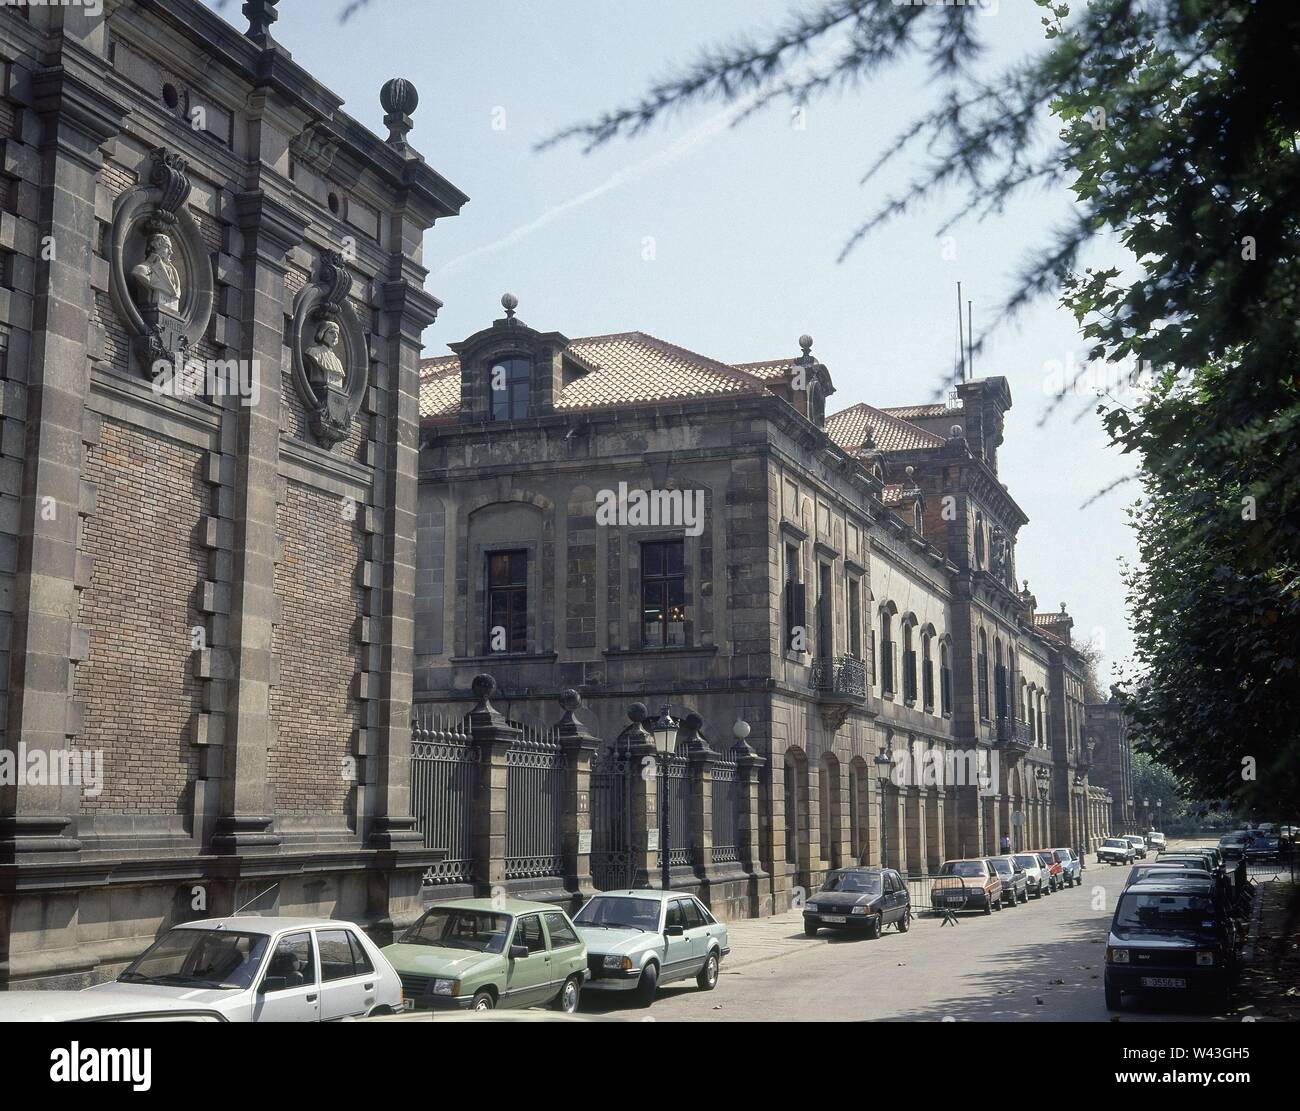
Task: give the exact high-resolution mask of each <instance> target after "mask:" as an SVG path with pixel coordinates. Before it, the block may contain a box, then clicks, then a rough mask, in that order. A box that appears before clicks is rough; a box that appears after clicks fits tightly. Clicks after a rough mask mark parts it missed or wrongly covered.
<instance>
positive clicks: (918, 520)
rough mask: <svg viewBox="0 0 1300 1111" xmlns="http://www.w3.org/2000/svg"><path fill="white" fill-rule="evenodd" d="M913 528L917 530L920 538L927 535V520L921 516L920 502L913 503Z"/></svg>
mask: <svg viewBox="0 0 1300 1111" xmlns="http://www.w3.org/2000/svg"><path fill="white" fill-rule="evenodd" d="M912 527H913V528H914V529H916V532H917V535H918V536H924V535H925V518H924V517H922V516H921V503H920V502H919V501H916V502H913V503H912Z"/></svg>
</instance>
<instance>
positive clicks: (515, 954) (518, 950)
mask: <svg viewBox="0 0 1300 1111" xmlns="http://www.w3.org/2000/svg"><path fill="white" fill-rule="evenodd" d="M527 956H528V946H527V945H512V946H510V959H511V960H512V961H518V960H523V959H524V958H525V957H527Z"/></svg>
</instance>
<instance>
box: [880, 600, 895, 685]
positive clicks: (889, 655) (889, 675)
mask: <svg viewBox="0 0 1300 1111" xmlns="http://www.w3.org/2000/svg"><path fill="white" fill-rule="evenodd" d="M893 623H894V618H893V615H892V614H890V612H889V611H888V610H881V611H880V693H881V695H882V696H883V697H885V698H893V697H894V641H893V632H892V629H893Z"/></svg>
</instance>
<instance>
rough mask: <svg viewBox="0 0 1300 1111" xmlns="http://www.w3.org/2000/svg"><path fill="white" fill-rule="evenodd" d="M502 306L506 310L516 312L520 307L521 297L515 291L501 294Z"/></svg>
mask: <svg viewBox="0 0 1300 1111" xmlns="http://www.w3.org/2000/svg"><path fill="white" fill-rule="evenodd" d="M501 307H502V308H503V309H505V310H506V312H514V311H515V309H517V308H518V307H519V298H518V297H516V296H515V295H514V294H513V293H503V294H501Z"/></svg>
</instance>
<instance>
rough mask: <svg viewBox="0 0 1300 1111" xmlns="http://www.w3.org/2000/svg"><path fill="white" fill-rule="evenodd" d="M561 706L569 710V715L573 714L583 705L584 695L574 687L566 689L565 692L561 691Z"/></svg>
mask: <svg viewBox="0 0 1300 1111" xmlns="http://www.w3.org/2000/svg"><path fill="white" fill-rule="evenodd" d="M560 705H561V706H562V707H563V708H564V709H566V710H568V711H569V713H573V711H574V710H576V709H578V708H579V707H580V706H581V705H582V695H580V694H579V693H578V692H577V691H575V690H574V689H573V688H572V687H566V688H565V689H564V690H562V691H560Z"/></svg>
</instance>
